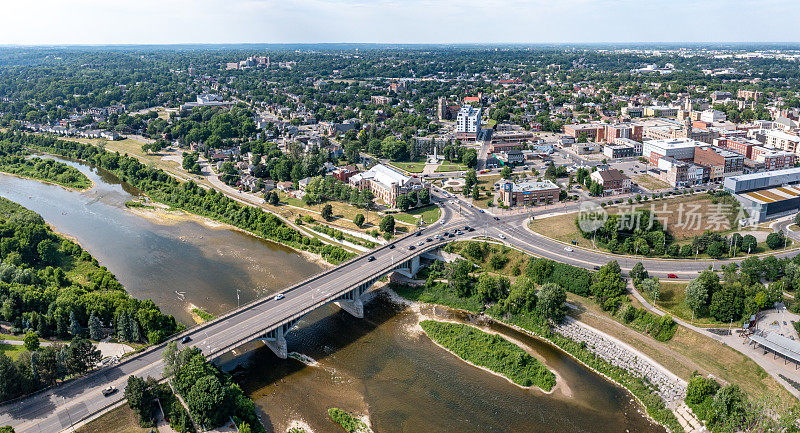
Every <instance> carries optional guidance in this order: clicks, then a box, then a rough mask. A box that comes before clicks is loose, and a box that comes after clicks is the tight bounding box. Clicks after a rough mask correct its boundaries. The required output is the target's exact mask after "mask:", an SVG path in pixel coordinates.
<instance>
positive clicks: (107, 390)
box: [103, 386, 117, 397]
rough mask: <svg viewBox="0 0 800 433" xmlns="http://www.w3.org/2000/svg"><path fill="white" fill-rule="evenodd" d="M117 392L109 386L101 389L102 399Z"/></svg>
mask: <svg viewBox="0 0 800 433" xmlns="http://www.w3.org/2000/svg"><path fill="white" fill-rule="evenodd" d="M115 392H117V388H114V387H113V386H109V387H108V388H103V397H108V396H109V395H111V394H113V393H115Z"/></svg>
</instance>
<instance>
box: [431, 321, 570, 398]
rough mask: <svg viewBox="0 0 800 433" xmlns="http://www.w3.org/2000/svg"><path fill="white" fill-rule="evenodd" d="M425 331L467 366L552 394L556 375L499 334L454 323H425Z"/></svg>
mask: <svg viewBox="0 0 800 433" xmlns="http://www.w3.org/2000/svg"><path fill="white" fill-rule="evenodd" d="M419 326H420V327H421V329H422V330H423V331H424V332H425V334H427V335H428V337H429V338H430V339H431V341H433V342H434V343H435V344H436V345H437V346H439V347H441V348H443V349H444V350H447V351H448V352H450V353H451V354H453V355H454V356H457V357H458V358H460V359H461V360H463V361H464V362H466V363H467V364H470V365H472V366H473V367H476V368H480V369H482V370H485V371H488V372H491V373H492V374H495V375H497V376H500V377H502V378H504V379H506V380H508V381H509V382H511V383H512V384H514V385H517V386H519V387H522V388H526V389H531V388H533V387H536V388H538V389H540V390H542V391H544V392H545V393H551V392H552V391H553V389H554V388H555V386H556V376H555V374H553V372H551V371H550V370H548V369H547V367H546V366H545V365H544V364H543V363H542V362H541V361H539V360H538V359H536V358H534V357H532V356H530V355H529V354H528V353H526V352H525V351H524V350H523V349H522V348H520V347H519V346H518V345H516V344H514V343H512V342H510V341H508V340H506V339H505V338H503V337H501V336H499V335H496V334H495V335H492V334H489V333H486V332H483V331H482V330H479V329H478V328H475V327H472V326H469V325H465V324H460V323H453V322H444V321H438V320H423V321H421V322H420V323H419Z"/></svg>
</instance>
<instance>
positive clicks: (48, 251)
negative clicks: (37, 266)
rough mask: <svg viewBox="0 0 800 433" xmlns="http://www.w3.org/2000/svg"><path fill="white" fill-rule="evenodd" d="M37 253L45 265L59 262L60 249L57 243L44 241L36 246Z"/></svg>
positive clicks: (48, 240)
mask: <svg viewBox="0 0 800 433" xmlns="http://www.w3.org/2000/svg"><path fill="white" fill-rule="evenodd" d="M36 252H38V253H39V259H40V260H41V261H42V262H43V263H47V264H55V263H56V261H57V260H58V248H57V247H56V244H55V242H53V241H51V240H50V239H44V240H42V241H41V242H39V245H37V246H36Z"/></svg>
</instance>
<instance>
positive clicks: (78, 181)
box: [0, 141, 92, 189]
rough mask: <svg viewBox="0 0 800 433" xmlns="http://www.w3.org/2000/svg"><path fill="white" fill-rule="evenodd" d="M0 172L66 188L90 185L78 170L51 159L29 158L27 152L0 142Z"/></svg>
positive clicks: (12, 144)
mask: <svg viewBox="0 0 800 433" xmlns="http://www.w3.org/2000/svg"><path fill="white" fill-rule="evenodd" d="M0 171H2V172H6V173H11V174H15V175H18V176H24V177H29V178H32V179H37V180H43V181H47V182H53V183H56V184H59V185H62V186H66V187H68V188H77V189H84V188H88V187H90V186H91V185H92V183H91V181H90V180H89V179H88V178H87V177H86V175H84V174H83V173H81V172H80V170H78V169H76V168H74V167H70V166H68V165H67V164H64V163H63V162H59V161H54V160H52V159H43V158H37V157H31V155H30V152H29V151H27V150H26V149H24V148H22V147H21V146H19V145H16V144H14V143H11V142H8V141H0Z"/></svg>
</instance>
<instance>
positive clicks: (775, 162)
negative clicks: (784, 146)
mask: <svg viewBox="0 0 800 433" xmlns="http://www.w3.org/2000/svg"><path fill="white" fill-rule="evenodd" d="M752 155H753V156H752V159H753V161H755V162H759V163H762V164H764V167H763V169H764V171H774V170H783V169H786V168H792V167H794V165H795V163H796V162H797V154H796V153H792V152H787V151H785V150H778V149H770V148H766V147H763V146H755V147H753V149H752Z"/></svg>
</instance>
